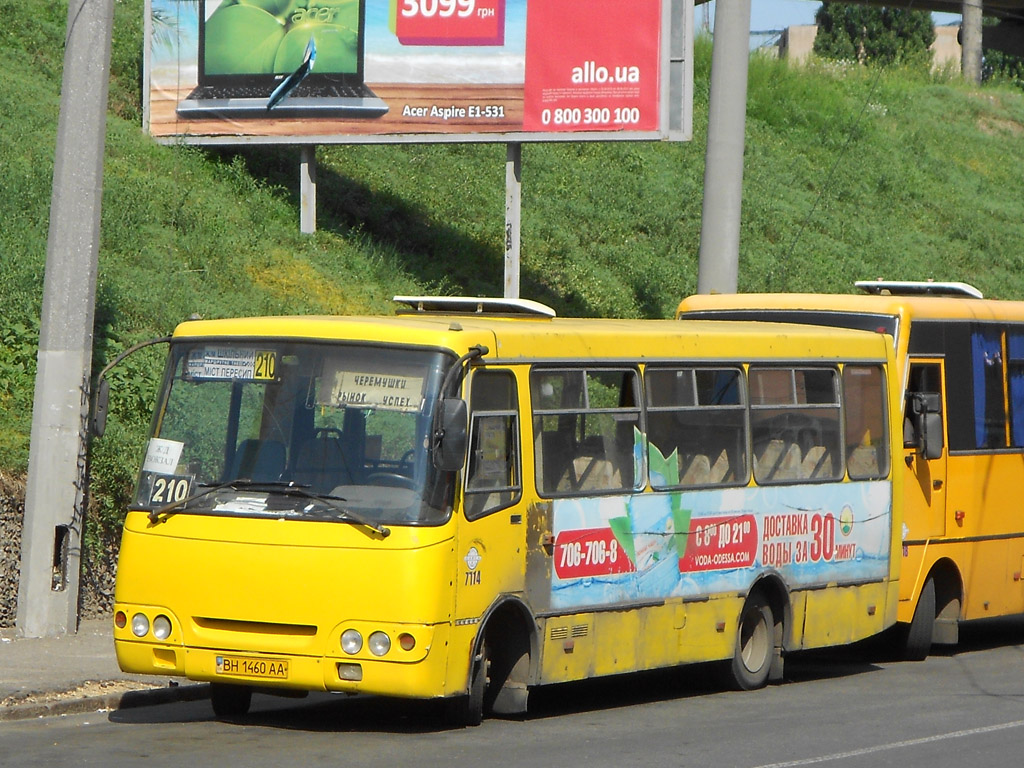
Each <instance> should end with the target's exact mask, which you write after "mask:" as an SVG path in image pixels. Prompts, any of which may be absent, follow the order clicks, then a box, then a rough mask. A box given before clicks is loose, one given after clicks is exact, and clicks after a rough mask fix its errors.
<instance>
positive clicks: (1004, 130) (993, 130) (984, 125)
mask: <svg viewBox="0 0 1024 768" xmlns="http://www.w3.org/2000/svg"><path fill="white" fill-rule="evenodd" d="M978 130H979V131H981V132H982V133H984V134H986V135H988V136H994V135H996V134H1009V135H1011V136H1020V135H1021V134H1022V133H1024V125H1021V124H1020V123H1018V122H1017V121H1016V120H1007V119H1005V118H1002V117H982V118H979V119H978Z"/></svg>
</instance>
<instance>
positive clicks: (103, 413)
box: [92, 378, 110, 437]
mask: <svg viewBox="0 0 1024 768" xmlns="http://www.w3.org/2000/svg"><path fill="white" fill-rule="evenodd" d="M109 402H110V382H109V381H107V380H106V379H103V378H101V379H100V381H99V385H98V386H97V387H96V401H95V402H94V403H93V407H92V433H93V435H95V436H96V437H103V433H104V432H105V431H106V429H107V404H108V403H109Z"/></svg>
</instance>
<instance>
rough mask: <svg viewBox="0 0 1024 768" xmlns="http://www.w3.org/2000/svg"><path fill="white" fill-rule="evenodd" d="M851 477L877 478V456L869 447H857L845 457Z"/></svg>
mask: <svg viewBox="0 0 1024 768" xmlns="http://www.w3.org/2000/svg"><path fill="white" fill-rule="evenodd" d="M846 467H847V469H849V471H850V476H851V477H878V474H879V472H878V456H877V455H876V454H875V449H874V447H873V446H870V445H858V446H857V447H856V448H854V449H853V450H852V451H850V455H849V456H847V457H846Z"/></svg>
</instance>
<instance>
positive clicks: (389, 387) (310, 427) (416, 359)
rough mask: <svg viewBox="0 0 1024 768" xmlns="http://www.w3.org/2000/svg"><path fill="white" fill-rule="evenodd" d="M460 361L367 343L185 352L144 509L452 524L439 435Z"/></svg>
mask: <svg viewBox="0 0 1024 768" xmlns="http://www.w3.org/2000/svg"><path fill="white" fill-rule="evenodd" d="M450 363H451V360H450V359H448V358H446V357H445V356H444V355H443V353H441V352H439V351H425V350H421V349H419V350H417V349H406V348H394V347H379V346H369V345H356V344H330V343H316V342H283V341H280V340H272V341H271V340H263V339H241V340H239V339H229V340H224V339H218V340H215V341H207V340H204V341H192V342H181V341H179V342H176V343H175V344H173V345H172V348H171V355H170V360H169V362H168V369H167V373H166V375H165V378H164V385H163V391H162V393H161V396H160V399H159V402H160V406H159V408H158V410H157V413H156V416H155V418H154V424H153V429H152V436H151V438H150V440H149V443H148V446H147V450H146V456H145V460H144V462H143V467H142V471H141V473H140V475H139V482H138V487H137V491H136V496H135V507H134V508H136V509H144V510H150V511H151V512H153V511H155V510H164V511H171V510H173V511H174V512H175V513H181V512H188V513H198V514H215V515H235V516H272V517H282V516H287V517H291V516H294V517H298V518H302V517H306V518H309V519H321V520H322V519H355V520H367V521H370V522H372V523H373V524H383V523H388V524H396V523H397V524H402V523H409V524H432V523H434V524H436V523H439V522H443V520H444V519H445V518H446V516H447V513H448V507H449V497H450V493H449V489H448V484H449V482H450V478H446V476H445V473H439V472H438V471H436V470H435V469H434V467H433V462H432V461H431V458H430V456H429V446H430V441H429V435H430V428H431V421H432V417H433V411H434V405H435V402H436V399H437V388H438V387H439V386H440V383H441V378H442V375H443V373H444V369H445V367H446V365H450ZM320 502H322V503H320ZM332 512H333V514H332ZM343 513H347V516H346V514H343Z"/></svg>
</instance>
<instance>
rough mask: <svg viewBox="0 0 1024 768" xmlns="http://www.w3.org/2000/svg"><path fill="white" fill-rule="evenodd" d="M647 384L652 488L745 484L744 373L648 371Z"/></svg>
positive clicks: (708, 369)
mask: <svg viewBox="0 0 1024 768" xmlns="http://www.w3.org/2000/svg"><path fill="white" fill-rule="evenodd" d="M645 381H646V392H647V413H648V426H647V437H648V454H649V455H648V460H649V462H650V467H651V485H652V487H654V488H657V489H660V488H675V487H680V486H701V485H717V484H730V483H742V482H745V481H746V477H747V462H746V444H747V440H746V403H745V402H744V400H743V397H742V392H743V388H742V386H741V384H742V374H741V372H740V370H739V369H738V368H655V367H648V368H647V370H646V372H645Z"/></svg>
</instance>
